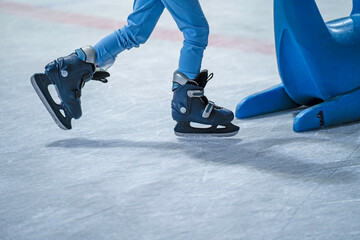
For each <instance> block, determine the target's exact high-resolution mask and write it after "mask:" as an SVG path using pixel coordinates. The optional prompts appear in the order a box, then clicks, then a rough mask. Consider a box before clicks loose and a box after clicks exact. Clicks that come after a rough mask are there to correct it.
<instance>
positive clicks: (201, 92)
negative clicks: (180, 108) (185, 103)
mask: <svg viewBox="0 0 360 240" xmlns="http://www.w3.org/2000/svg"><path fill="white" fill-rule="evenodd" d="M187 95H188V97H191V98H193V97H202V96H204V90H189V91H187Z"/></svg>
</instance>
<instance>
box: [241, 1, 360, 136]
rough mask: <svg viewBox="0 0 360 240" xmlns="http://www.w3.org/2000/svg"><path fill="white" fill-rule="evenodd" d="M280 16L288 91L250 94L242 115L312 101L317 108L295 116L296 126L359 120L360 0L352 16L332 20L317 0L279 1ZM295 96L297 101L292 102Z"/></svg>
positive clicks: (279, 48)
mask: <svg viewBox="0 0 360 240" xmlns="http://www.w3.org/2000/svg"><path fill="white" fill-rule="evenodd" d="M274 20H275V42H276V56H277V60H278V68H279V73H280V76H281V79H282V83H283V85H282V86H283V90H284V91H281V90H280V89H281V86H277V87H275V88H271V89H269V90H265V91H264V92H260V93H257V94H254V95H252V96H250V97H247V98H246V99H245V100H243V101H241V102H240V103H239V105H238V106H237V110H236V117H238V118H244V117H252V116H256V115H261V114H265V113H269V112H275V111H280V110H285V109H288V108H292V107H296V106H298V105H308V106H314V107H312V108H310V109H306V110H304V111H303V112H301V113H300V114H299V115H298V116H297V117H296V118H295V121H294V130H295V131H298V132H301V131H306V130H311V129H317V128H320V127H323V126H325V127H326V126H334V125H338V124H343V123H347V122H353V121H358V120H359V119H360V112H359V110H358V109H359V106H355V104H354V102H360V95H359V94H358V93H357V89H359V88H360V0H353V11H352V13H351V16H349V17H345V18H341V19H338V20H334V21H330V22H328V23H324V21H323V19H322V17H321V14H320V12H319V10H318V7H317V5H316V3H315V1H314V0H274ZM278 88H279V89H278ZM286 95H288V98H287V97H286ZM289 99H291V100H292V101H293V102H295V103H296V104H294V105H293V106H291V104H289V102H290V101H289ZM334 101H335V102H336V104H334ZM269 102H272V104H270V103H269ZM322 102H324V103H322ZM319 103H321V104H320V105H316V104H319ZM334 107H336V108H337V109H336V111H335V109H333V108H334ZM318 108H319V109H321V111H318V112H317V113H316V114H310V112H312V111H313V110H314V111H315V112H316V111H317V110H315V109H318ZM320 112H322V113H321V114H320ZM309 114H310V115H309ZM319 114H320V115H322V116H320V117H318V115H319ZM321 119H325V121H320V120H321Z"/></svg>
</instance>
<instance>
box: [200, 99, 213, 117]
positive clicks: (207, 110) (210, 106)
mask: <svg viewBox="0 0 360 240" xmlns="http://www.w3.org/2000/svg"><path fill="white" fill-rule="evenodd" d="M214 106H215V103H214V102H212V101H209V102H208V104H207V105H206V107H205V109H204V112H203V114H202V117H203V118H209V117H210V114H211V112H212V110H213V109H214Z"/></svg>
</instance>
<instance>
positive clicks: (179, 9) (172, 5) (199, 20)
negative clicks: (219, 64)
mask: <svg viewBox="0 0 360 240" xmlns="http://www.w3.org/2000/svg"><path fill="white" fill-rule="evenodd" d="M161 1H162V2H163V4H164V5H165V7H166V8H167V9H168V10H169V12H170V14H171V15H172V17H173V18H174V20H175V21H176V24H177V26H178V27H179V29H180V30H181V31H182V33H183V35H184V45H183V48H182V49H181V55H180V60H179V69H178V71H179V72H182V73H183V74H185V75H186V76H187V77H188V78H190V79H194V78H195V77H196V76H197V75H198V74H199V72H200V68H201V61H202V57H203V53H204V50H205V48H206V46H207V44H208V36H209V25H208V23H207V21H206V18H205V16H204V13H203V11H202V9H201V6H200V4H199V2H198V0H161Z"/></svg>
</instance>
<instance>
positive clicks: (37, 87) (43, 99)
mask: <svg viewBox="0 0 360 240" xmlns="http://www.w3.org/2000/svg"><path fill="white" fill-rule="evenodd" d="M30 81H31V85H32V86H33V88H34V90H35V92H36V94H37V95H38V96H39V98H40V100H41V102H42V103H43V104H44V106H45V108H46V110H47V111H48V112H49V113H50V115H51V117H52V119H53V120H54V122H55V123H56V124H57V125H58V126H59V127H60V128H61V129H63V130H69V128H67V127H66V126H64V125H63V124H62V123H61V122H60V121H59V119H58V118H57V117H56V113H55V112H54V111H53V109H52V108H51V106H50V105H49V103H48V101H47V100H46V98H45V96H44V94H43V93H42V91H41V90H40V88H39V86H38V84H37V83H36V79H35V75H33V76H32V77H31V78H30Z"/></svg>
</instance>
